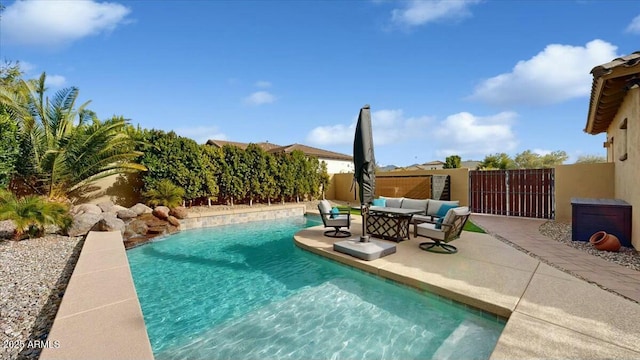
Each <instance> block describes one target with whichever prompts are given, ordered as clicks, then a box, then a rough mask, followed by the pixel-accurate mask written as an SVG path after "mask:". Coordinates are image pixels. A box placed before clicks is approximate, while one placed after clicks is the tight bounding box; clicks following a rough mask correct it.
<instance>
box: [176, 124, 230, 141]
mask: <svg viewBox="0 0 640 360" xmlns="http://www.w3.org/2000/svg"><path fill="white" fill-rule="evenodd" d="M175 132H176V134H178V135H180V136H184V137H188V138H190V139H193V140H195V141H196V142H197V143H198V144H204V143H206V142H207V140H210V139H215V140H226V139H227V135H225V134H224V133H222V132H221V131H220V129H219V128H218V127H217V126H196V127H190V128H180V129H176V130H175Z"/></svg>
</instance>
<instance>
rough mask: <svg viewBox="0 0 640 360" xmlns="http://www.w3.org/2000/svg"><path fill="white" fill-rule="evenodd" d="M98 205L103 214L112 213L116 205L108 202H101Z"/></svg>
mask: <svg viewBox="0 0 640 360" xmlns="http://www.w3.org/2000/svg"><path fill="white" fill-rule="evenodd" d="M97 205H98V207H99V208H100V209H102V212H111V209H112V208H113V206H114V205H115V204H114V203H113V201H111V200H107V201H103V202H100V203H98V204H97Z"/></svg>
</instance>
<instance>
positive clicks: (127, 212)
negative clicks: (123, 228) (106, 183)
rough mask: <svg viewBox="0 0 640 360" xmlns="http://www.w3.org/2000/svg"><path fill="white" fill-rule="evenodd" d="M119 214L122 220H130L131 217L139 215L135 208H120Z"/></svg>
mask: <svg viewBox="0 0 640 360" xmlns="http://www.w3.org/2000/svg"><path fill="white" fill-rule="evenodd" d="M116 214H117V215H118V217H119V218H120V219H122V220H129V219H133V218H135V217H137V216H138V214H136V212H135V211H133V210H129V209H127V208H125V209H123V210H120V211H118V212H117V213H116Z"/></svg>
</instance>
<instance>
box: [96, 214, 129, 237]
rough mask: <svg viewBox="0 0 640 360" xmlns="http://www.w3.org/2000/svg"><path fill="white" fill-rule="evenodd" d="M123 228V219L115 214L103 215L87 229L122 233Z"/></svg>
mask: <svg viewBox="0 0 640 360" xmlns="http://www.w3.org/2000/svg"><path fill="white" fill-rule="evenodd" d="M124 229H125V225H124V221H122V220H120V219H118V218H117V217H115V216H105V217H103V218H102V219H101V220H100V221H98V222H97V223H96V224H95V225H93V226H92V227H91V229H90V230H89V231H120V233H121V234H122V235H124Z"/></svg>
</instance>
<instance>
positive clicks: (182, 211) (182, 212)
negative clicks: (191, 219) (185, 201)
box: [169, 206, 189, 219]
mask: <svg viewBox="0 0 640 360" xmlns="http://www.w3.org/2000/svg"><path fill="white" fill-rule="evenodd" d="M188 214H189V211H188V210H187V208H186V207H184V206H178V207H177V208H173V209H171V211H170V212H169V215H171V216H175V217H176V218H178V219H186V218H187V215H188Z"/></svg>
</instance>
